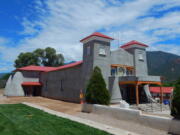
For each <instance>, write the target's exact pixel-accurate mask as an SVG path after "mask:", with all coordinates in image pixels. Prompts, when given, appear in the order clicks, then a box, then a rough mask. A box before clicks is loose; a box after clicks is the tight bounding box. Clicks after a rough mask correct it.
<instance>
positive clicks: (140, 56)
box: [138, 52, 144, 61]
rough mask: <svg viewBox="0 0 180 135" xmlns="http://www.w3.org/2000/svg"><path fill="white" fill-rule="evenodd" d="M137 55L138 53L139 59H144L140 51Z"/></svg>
mask: <svg viewBox="0 0 180 135" xmlns="http://www.w3.org/2000/svg"><path fill="white" fill-rule="evenodd" d="M138 55H139V60H140V61H143V60H144V57H143V53H141V52H140V53H139V54H138Z"/></svg>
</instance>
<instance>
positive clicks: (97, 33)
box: [80, 32, 114, 42]
mask: <svg viewBox="0 0 180 135" xmlns="http://www.w3.org/2000/svg"><path fill="white" fill-rule="evenodd" d="M93 36H96V37H102V38H107V39H110V40H114V39H113V38H111V37H109V36H106V35H104V34H102V33H100V32H94V33H92V34H91V35H89V36H87V37H85V38H83V39H81V40H80V42H82V41H84V40H86V39H88V38H90V37H93Z"/></svg>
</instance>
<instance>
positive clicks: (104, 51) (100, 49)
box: [99, 47, 106, 56]
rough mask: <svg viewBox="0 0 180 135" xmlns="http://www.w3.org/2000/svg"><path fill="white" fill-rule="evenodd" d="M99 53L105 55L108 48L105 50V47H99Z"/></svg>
mask: <svg viewBox="0 0 180 135" xmlns="http://www.w3.org/2000/svg"><path fill="white" fill-rule="evenodd" d="M99 55H103V56H105V55H106V50H105V48H102V47H100V48H99Z"/></svg>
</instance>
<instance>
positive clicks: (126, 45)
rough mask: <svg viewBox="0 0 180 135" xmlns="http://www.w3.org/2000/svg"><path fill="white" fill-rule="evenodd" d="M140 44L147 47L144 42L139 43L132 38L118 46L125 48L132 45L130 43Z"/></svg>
mask: <svg viewBox="0 0 180 135" xmlns="http://www.w3.org/2000/svg"><path fill="white" fill-rule="evenodd" d="M135 44H136V45H140V46H143V47H148V45H146V44H144V43H141V42H138V41H136V40H132V41H130V42H128V43H126V44H124V45H122V46H120V48H126V47H129V46H132V45H135Z"/></svg>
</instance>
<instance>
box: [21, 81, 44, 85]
mask: <svg viewBox="0 0 180 135" xmlns="http://www.w3.org/2000/svg"><path fill="white" fill-rule="evenodd" d="M21 85H22V86H42V84H41V83H40V82H23V83H21Z"/></svg>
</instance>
